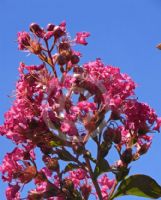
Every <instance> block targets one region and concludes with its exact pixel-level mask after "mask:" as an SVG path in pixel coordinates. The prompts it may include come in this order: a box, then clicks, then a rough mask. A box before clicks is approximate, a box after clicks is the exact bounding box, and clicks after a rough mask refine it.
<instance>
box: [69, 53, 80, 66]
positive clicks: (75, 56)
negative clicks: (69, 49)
mask: <svg viewBox="0 0 161 200" xmlns="http://www.w3.org/2000/svg"><path fill="white" fill-rule="evenodd" d="M78 62H79V57H78V56H77V55H72V56H71V63H72V64H73V65H75V64H77V63H78Z"/></svg>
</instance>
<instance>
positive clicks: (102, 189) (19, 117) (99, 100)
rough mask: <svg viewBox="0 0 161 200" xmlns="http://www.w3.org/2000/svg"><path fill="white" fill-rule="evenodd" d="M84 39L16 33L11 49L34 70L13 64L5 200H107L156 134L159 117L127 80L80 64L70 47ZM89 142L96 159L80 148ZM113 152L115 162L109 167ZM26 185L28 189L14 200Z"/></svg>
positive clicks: (34, 30)
mask: <svg viewBox="0 0 161 200" xmlns="http://www.w3.org/2000/svg"><path fill="white" fill-rule="evenodd" d="M89 36H90V34H89V33H88V32H79V33H77V34H76V37H75V38H74V39H71V37H70V36H69V33H68V32H67V30H66V23H65V22H62V23H61V24H59V25H55V24H48V25H47V27H46V28H41V27H40V26H39V25H38V24H36V23H32V24H31V25H30V32H25V31H23V32H19V33H18V39H17V41H18V49H19V50H24V51H28V52H30V53H31V54H35V55H36V56H37V57H38V58H39V59H40V61H41V63H40V64H39V65H26V64H25V63H22V62H21V63H20V66H19V68H18V70H19V79H18V81H17V83H16V89H15V91H14V100H13V105H12V106H11V108H10V109H9V111H8V112H6V113H5V116H4V117H5V121H4V124H3V125H1V126H0V133H1V135H2V136H6V137H7V138H8V139H10V140H12V141H13V142H14V143H15V145H16V147H15V149H14V150H13V151H12V152H10V153H7V154H6V155H5V156H4V160H3V161H2V164H1V167H0V172H1V174H2V179H3V181H5V182H8V188H7V189H6V198H7V199H8V200H11V199H14V200H19V199H22V198H23V199H28V200H36V199H48V200H65V199H66V200H67V199H68V200H71V199H72V200H79V199H80V200H87V199H89V198H90V197H91V196H92V198H95V199H100V200H110V199H111V198H112V195H113V193H114V192H115V189H116V188H117V185H118V184H119V183H120V181H122V180H124V178H125V177H126V176H127V175H128V172H129V169H130V168H129V165H130V164H131V162H133V161H135V160H137V159H138V158H139V157H140V156H141V155H143V154H145V153H146V152H147V151H148V149H149V148H150V145H151V143H152V133H154V132H155V131H159V128H160V125H161V123H160V121H161V120H160V118H157V115H156V113H155V112H154V110H153V109H152V108H150V107H149V106H148V105H147V104H145V103H142V102H139V101H138V99H137V98H136V97H135V92H134V90H135V88H136V84H135V82H134V81H133V80H132V79H131V78H130V77H129V76H128V75H127V74H123V73H121V72H120V69H119V68H118V67H113V66H111V65H105V64H104V63H103V62H102V60H101V59H99V58H97V59H96V60H95V61H90V62H87V63H85V64H82V65H80V64H79V62H80V59H81V56H82V55H81V53H80V52H76V51H75V49H74V46H75V45H76V44H83V45H87V41H86V39H87V37H89ZM74 44H75V45H74ZM106 114H108V115H109V117H107V116H106ZM90 138H92V141H93V142H94V145H96V153H97V154H96V157H94V156H93V155H92V154H93V152H92V151H90V149H89V148H88V145H87V144H88V141H89V139H90ZM113 147H114V148H115V149H116V151H117V153H118V158H117V159H116V161H115V162H114V163H110V162H108V160H107V155H108V153H109V151H110V149H111V148H113ZM36 148H38V149H40V151H41V155H40V156H41V158H42V162H43V164H44V166H43V167H42V168H39V165H38V163H37V156H36V155H35V153H34V151H35V149H36ZM109 173H110V174H112V175H113V176H109ZM109 177H113V178H109ZM30 182H34V184H35V188H33V189H31V190H30V191H28V193H27V194H26V196H25V197H21V191H22V190H23V187H25V185H26V184H28V183H30Z"/></svg>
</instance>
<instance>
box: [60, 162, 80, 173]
mask: <svg viewBox="0 0 161 200" xmlns="http://www.w3.org/2000/svg"><path fill="white" fill-rule="evenodd" d="M77 168H79V166H78V165H76V164H74V163H69V164H68V165H67V166H66V167H65V169H64V172H68V171H70V170H73V169H77Z"/></svg>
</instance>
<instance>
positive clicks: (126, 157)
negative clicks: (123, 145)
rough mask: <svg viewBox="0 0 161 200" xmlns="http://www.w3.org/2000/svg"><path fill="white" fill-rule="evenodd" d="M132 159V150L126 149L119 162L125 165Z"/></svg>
mask: <svg viewBox="0 0 161 200" xmlns="http://www.w3.org/2000/svg"><path fill="white" fill-rule="evenodd" d="M132 159H133V154H132V149H131V148H129V149H126V150H125V151H124V152H123V154H122V156H121V160H122V161H123V162H124V163H125V164H129V163H130V162H131V161H132Z"/></svg>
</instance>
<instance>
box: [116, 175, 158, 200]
mask: <svg viewBox="0 0 161 200" xmlns="http://www.w3.org/2000/svg"><path fill="white" fill-rule="evenodd" d="M124 195H134V196H139V197H146V198H150V199H158V198H160V197H161V186H160V185H159V184H158V183H157V182H156V181H155V180H154V179H152V178H151V177H149V176H146V175H141V174H137V175H133V176H130V177H128V178H126V179H125V180H123V181H122V182H121V183H120V185H119V187H118V189H117V191H116V193H115V194H114V195H113V197H112V199H114V198H115V197H119V196H124Z"/></svg>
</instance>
